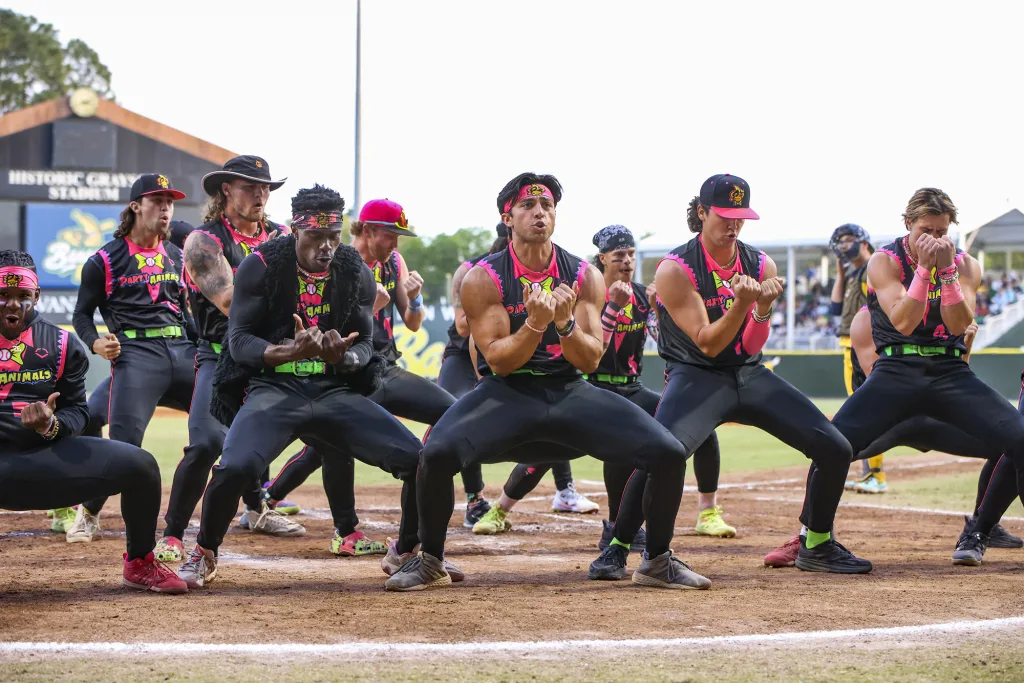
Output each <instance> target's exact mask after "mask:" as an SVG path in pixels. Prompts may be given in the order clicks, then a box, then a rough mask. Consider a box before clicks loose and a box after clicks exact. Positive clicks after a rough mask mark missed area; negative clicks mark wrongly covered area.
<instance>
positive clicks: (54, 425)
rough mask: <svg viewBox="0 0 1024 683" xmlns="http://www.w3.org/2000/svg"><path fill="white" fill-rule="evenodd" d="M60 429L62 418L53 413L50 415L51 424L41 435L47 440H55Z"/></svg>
mask: <svg viewBox="0 0 1024 683" xmlns="http://www.w3.org/2000/svg"><path fill="white" fill-rule="evenodd" d="M59 431H60V420H58V419H57V416H56V415H51V416H50V426H49V427H47V428H46V431H45V432H43V433H42V434H41V435H40V436H42V437H43V438H44V439H46V440H47V441H53V440H54V439H56V438H57V432H59Z"/></svg>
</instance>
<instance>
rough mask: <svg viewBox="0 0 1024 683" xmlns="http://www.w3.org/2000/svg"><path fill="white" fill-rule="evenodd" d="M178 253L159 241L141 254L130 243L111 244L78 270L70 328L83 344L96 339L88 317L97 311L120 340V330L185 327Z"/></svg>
mask: <svg viewBox="0 0 1024 683" xmlns="http://www.w3.org/2000/svg"><path fill="white" fill-rule="evenodd" d="M181 270H182V257H181V250H180V249H178V247H176V246H174V245H173V244H171V243H170V242H167V241H161V242H160V246H158V247H157V248H156V249H143V248H142V247H139V246H138V245H136V244H135V243H134V242H132V241H131V240H129V239H115V240H112V241H110V242H108V243H107V244H105V245H104V246H103V247H101V248H100V250H99V251H97V252H96V253H95V254H93V255H92V256H90V257H89V259H88V260H87V261H86V262H85V265H83V266H82V286H81V289H79V290H78V302H77V303H76V305H75V313H74V316H73V317H72V324H73V325H74V327H75V332H76V333H77V334H78V336H79V337H81V339H82V341H83V342H85V345H86V346H87V347H88V348H89V349H92V344H93V342H94V341H96V339H98V338H99V333H98V332H97V331H96V325H95V323H93V319H92V316H93V313H94V312H95V311H96V308H97V307H98V308H99V309H100V314H101V315H102V316H103V321H104V322H105V323H106V324H107V327H108V328H109V329H110V331H111V332H113V333H114V334H116V335H117V336H118V339H119V340H121V341H124V340H125V339H127V337H126V336H124V334H123V333H124V331H125V330H145V329H152V328H161V327H168V326H172V325H173V326H177V327H181V328H182V329H185V330H187V328H188V327H189V325H190V319H189V318H190V316H189V315H188V305H187V301H186V298H185V288H184V287H183V285H182V279H181Z"/></svg>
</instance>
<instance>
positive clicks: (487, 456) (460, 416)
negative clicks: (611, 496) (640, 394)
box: [416, 375, 688, 557]
mask: <svg viewBox="0 0 1024 683" xmlns="http://www.w3.org/2000/svg"><path fill="white" fill-rule="evenodd" d="M598 416H599V419H598ZM538 442H539V443H543V444H554V445H555V446H557V447H561V448H562V449H563V451H562V454H563V455H562V457H563V459H565V458H572V457H579V456H580V455H582V454H583V453H589V454H590V455H592V456H593V457H595V458H597V459H599V460H602V461H609V460H610V461H612V462H615V463H618V464H620V465H622V466H624V467H632V468H634V469H638V468H639V469H642V470H644V471H646V472H648V477H647V487H646V491H645V493H644V495H643V496H642V498H643V500H642V508H643V512H642V514H644V513H645V514H646V518H647V520H648V523H647V526H648V537H647V538H648V548H650V552H651V553H652V556H653V555H657V554H661V553H664V552H666V551H667V550H668V548H669V543H670V542H671V540H672V533H673V526H674V523H675V516H676V512H677V511H678V510H679V499H680V497H681V495H682V485H683V478H682V475H683V466H684V462H685V459H686V456H687V455H688V453H687V451H686V450H685V449H684V447H683V445H682V444H680V443H679V441H678V440H676V439H674V438H673V437H672V435H671V434H670V433H669V432H668V431H667V430H665V429H664V428H662V427H661V426H659V425H658V424H657V423H656V422H655V421H654V420H652V419H651V418H650V416H648V415H647V413H645V412H644V411H643V410H642V409H641V408H639V407H638V406H636V405H635V404H633V403H630V402H629V401H627V400H626V399H624V398H622V397H621V396H618V395H616V394H615V393H613V392H611V391H604V390H602V389H598V388H596V387H594V386H592V385H590V384H588V383H586V382H585V381H583V380H582V379H566V378H558V377H536V376H532V375H511V376H509V377H493V376H490V377H485V378H484V379H483V380H481V381H480V382H479V383H478V384H477V386H476V388H475V389H473V391H471V392H469V393H468V394H466V395H465V396H463V397H462V398H461V399H460V400H459V402H458V403H457V404H456V405H455V406H454V407H453V408H452V409H451V410H449V411H448V412H447V413H445V416H444V417H443V418H441V420H440V422H438V423H437V425H436V426H435V427H434V429H433V430H432V431H431V433H430V437H429V439H427V442H426V445H425V446H424V448H423V453H422V455H421V458H420V468H419V473H418V474H417V480H416V481H417V495H418V497H419V504H420V539H421V541H422V543H423V545H422V548H423V551H424V552H426V553H429V554H431V555H433V556H434V557H442V556H443V554H444V543H445V537H446V535H447V530H448V521H449V519H450V518H451V515H452V511H453V509H454V502H455V501H454V491H453V489H452V478H453V477H454V476H455V473H456V472H458V471H460V470H461V469H463V468H465V467H466V466H467V465H471V464H475V463H487V462H507V461H509V460H510V459H512V457H513V456H514V457H515V459H516V460H519V461H525V462H530V459H532V458H534V457H537V456H536V455H533V456H531V454H530V451H531V450H532V449H530V448H529V446H530V445H531V444H534V443H538ZM537 453H539V455H540V459H539V462H537V461H535V464H545V463H546V462H550V454H549V453H547V452H540V449H538V450H537ZM513 461H515V460H513Z"/></svg>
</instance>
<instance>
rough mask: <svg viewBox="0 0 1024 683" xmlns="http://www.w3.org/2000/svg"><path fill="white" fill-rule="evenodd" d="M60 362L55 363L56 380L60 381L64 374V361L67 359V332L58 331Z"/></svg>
mask: <svg viewBox="0 0 1024 683" xmlns="http://www.w3.org/2000/svg"><path fill="white" fill-rule="evenodd" d="M58 343H59V344H60V360H59V361H57V379H60V378H61V376H62V375H63V374H64V361H65V360H67V357H68V331H67V330H61V331H60V341H59V342H58Z"/></svg>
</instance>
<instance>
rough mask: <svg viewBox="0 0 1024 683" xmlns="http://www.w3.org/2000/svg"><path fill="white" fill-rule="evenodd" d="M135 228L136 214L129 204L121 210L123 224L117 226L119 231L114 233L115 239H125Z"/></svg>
mask: <svg viewBox="0 0 1024 683" xmlns="http://www.w3.org/2000/svg"><path fill="white" fill-rule="evenodd" d="M134 227H135V212H134V211H132V205H131V204H129V205H128V206H126V207H124V208H123V209H122V210H121V223H120V224H119V225H118V226H117V230H115V231H114V239H115V240H116V239H124V238H125V237H127V236H128V235H130V234H131V232H132V228H134Z"/></svg>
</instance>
